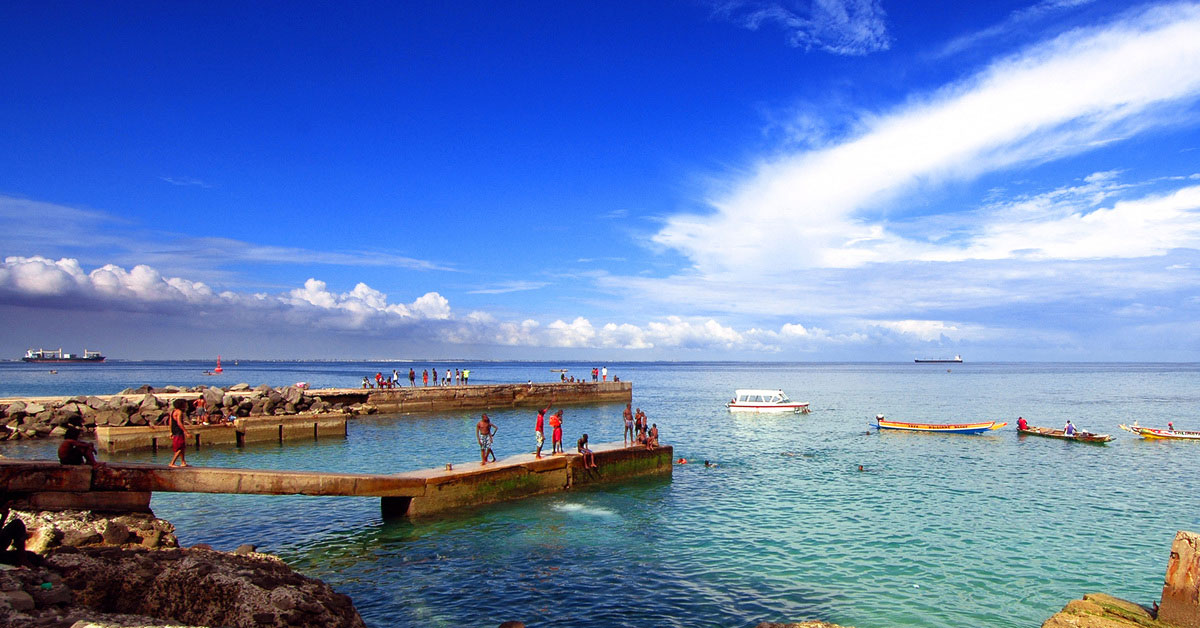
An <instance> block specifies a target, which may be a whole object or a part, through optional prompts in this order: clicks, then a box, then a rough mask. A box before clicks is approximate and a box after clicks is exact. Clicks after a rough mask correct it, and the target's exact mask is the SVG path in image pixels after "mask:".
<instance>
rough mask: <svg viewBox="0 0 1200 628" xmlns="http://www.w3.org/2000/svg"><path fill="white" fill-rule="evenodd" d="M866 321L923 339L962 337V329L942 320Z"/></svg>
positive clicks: (956, 338) (954, 338)
mask: <svg viewBox="0 0 1200 628" xmlns="http://www.w3.org/2000/svg"><path fill="white" fill-rule="evenodd" d="M867 323H868V324H870V325H875V326H877V327H882V328H884V329H889V330H892V331H894V332H897V333H900V334H904V335H908V336H913V337H915V338H917V339H919V340H925V341H934V340H941V339H942V338H943V337H945V338H947V339H950V340H959V339H961V338H962V337H963V333H962V330H961V329H959V328H958V326H956V325H953V324H949V323H946V322H944V321H919V320H905V321H867Z"/></svg>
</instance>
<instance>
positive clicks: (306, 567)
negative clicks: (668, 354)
mask: <svg viewBox="0 0 1200 628" xmlns="http://www.w3.org/2000/svg"><path fill="white" fill-rule="evenodd" d="M447 365H448V366H450V367H451V368H455V367H459V368H462V367H464V366H466V367H468V368H470V369H471V372H472V382H474V383H481V384H482V383H495V382H524V381H526V380H528V379H533V380H535V381H550V380H551V379H555V378H556V377H557V374H556V373H550V371H549V369H551V368H563V367H566V368H570V369H571V373H572V374H576V375H584V374H585V373H587V372H588V371H589V369H590V368H591V366H593V365H592V364H590V363H589V364H579V363H444V364H433V366H436V367H438V370H439V371H440V370H442V368H443V367H445V366H447ZM211 366H212V365H210V364H200V363H187V362H163V363H150V362H136V363H120V362H113V363H109V364H105V365H88V366H59V367H56V368H57V370H58V373H57V374H56V375H51V374H50V373H49V369H47V368H45V367H44V365H39V366H32V365H23V364H12V363H5V364H0V396H12V395H35V394H59V395H65V394H92V393H114V392H117V391H119V390H121V389H122V388H125V387H129V386H138V385H141V384H152V385H166V384H177V385H196V384H208V385H231V384H235V383H238V382H247V383H250V384H251V385H257V384H261V383H266V384H271V385H285V384H291V383H294V382H296V381H307V382H309V384H310V385H312V386H313V387H327V386H355V385H357V384H358V382H360V381H361V378H362V376H363V375H366V374H374V373H375V372H376V371H380V370H386V371H388V372H390V371H391V369H392V368H397V369H403V370H407V368H408V365H407V364H403V363H258V362H255V363H250V362H244V361H243V362H241V363H239V364H237V365H236V366H235V365H232V364H226V365H225V366H226V372H225V374H223V375H222V376H219V377H205V376H203V375H202V374H201V371H203V370H204V369H206V368H210V367H211ZM425 366H428V365H427V364H424V363H422V364H418V365H417V367H418V368H417V370H418V371H420V370H421V368H424V367H425ZM596 366H599V364H596ZM947 366H949V368H947ZM608 367H609V373H610V375H617V376H619V377H620V378H621V379H622V380H626V381H632V382H633V383H634V406H635V407H636V406H640V407H641V408H642V409H643V410H645V411H646V412H647V414H648V415H649V416H650V420H651V421H653V422H655V423H657V424H658V426H659V429H660V431H661V432H662V438H663V441H664V442H667V443H670V444H672V445H674V446H675V452H676V456H685V457H687V458H688V459H689V460H692V461H693V462H696V463H700V462H701V461H703V460H704V459H709V460H712V461H715V462H717V463H718V464H719V466H718V467H717V468H713V469H706V468H704V466H703V465H702V464H688V465H683V466H676V467H675V472H674V475H673V477H672V478H670V479H660V480H650V481H641V482H634V483H629V484H622V485H617V486H611V487H605V488H603V489H595V490H585V491H576V492H569V493H562V494H557V495H551V496H545V497H540V498H534V499H529V500H524V501H519V502H513V503H508V504H501V505H496V506H491V507H486V508H482V509H480V510H478V511H476V512H473V513H469V514H465V515H463V516H457V517H451V518H444V519H438V520H434V521H427V522H420V523H409V522H405V521H387V522H385V521H383V520H381V519H380V516H379V506H378V501H377V500H372V499H358V498H311V497H263V496H223V495H190V494H178V495H175V494H158V495H156V496H155V497H154V500H153V503H152V507H153V508H154V510H155V513H156V514H157V515H158V516H160V517H163V518H165V519H168V520H170V521H172V522H173V523H174V524H175V525H176V528H177V534H178V536H179V538H180V541H181V542H182V543H183V544H185V545H190V544H194V543H209V544H211V545H213V546H214V547H216V548H218V549H232V548H234V547H236V546H237V545H239V544H241V543H255V544H257V545H259V547H260V548H261V549H262V550H263V551H268V552H271V553H274V554H277V555H279V556H281V557H282V558H283V559H285V560H286V561H288V562H289V563H290V564H292V565H293V566H294V567H296V568H298V569H300V570H301V571H302V572H304V573H306V574H308V575H310V576H314V577H318V578H321V579H323V580H325V581H326V582H328V583H330V584H331V585H332V586H333V587H334V588H336V589H337V590H339V591H341V592H343V593H346V594H349V595H350V596H352V597H353V599H354V602H355V605H356V606H357V607H358V609H359V611H360V612H361V613H362V615H363V617H364V619H365V620H366V621H367V624H368V625H370V626H373V627H375V628H385V627H390V626H489V625H491V626H494V625H498V624H499V623H500V622H502V621H505V620H510V619H517V620H521V621H524V622H526V623H527V624H528V625H530V626H550V625H585V624H586V625H597V626H752V625H754V624H755V623H757V622H759V621H783V620H791V621H798V620H802V619H824V620H828V621H833V622H837V623H839V624H844V625H850V626H856V627H857V628H885V627H892V626H921V627H956V628H957V627H962V626H996V627H1003V626H1014V627H1015V626H1020V627H1026V626H1037V625H1040V623H1041V622H1042V621H1043V620H1045V619H1046V618H1047V617H1048V616H1050V615H1051V614H1052V613H1054V612H1056V611H1057V610H1059V609H1060V608H1061V607H1062V606H1063V605H1064V604H1065V603H1066V602H1067V601H1068V600H1070V599H1073V598H1077V597H1079V596H1080V595H1082V594H1083V593H1086V592H1091V591H1104V592H1107V593H1111V594H1114V595H1117V596H1120V597H1125V598H1127V599H1131V600H1134V601H1137V602H1141V603H1143V604H1149V603H1150V601H1152V600H1157V599H1158V597H1159V593H1160V591H1161V587H1162V578H1163V574H1164V570H1165V568H1166V561H1167V557H1168V553H1169V547H1170V543H1171V540H1172V538H1173V537H1174V534H1175V531H1176V530H1179V529H1189V530H1200V509H1198V508H1197V497H1196V496H1197V489H1198V488H1200V482H1198V480H1197V471H1198V469H1200V465H1198V464H1197V460H1200V443H1186V442H1184V443H1178V442H1176V443H1170V442H1150V441H1143V440H1141V439H1138V438H1135V437H1134V436H1133V435H1132V434H1129V433H1126V432H1122V431H1120V430H1119V429H1118V428H1117V425H1118V424H1119V423H1122V422H1128V421H1132V420H1133V419H1138V420H1140V421H1141V423H1142V424H1143V425H1156V426H1157V425H1165V424H1166V423H1167V421H1174V423H1175V425H1176V427H1177V428H1179V429H1200V412H1197V406H1198V404H1200V365H1196V364H972V363H969V362H968V363H965V364H957V365H944V364H943V365H915V364H911V363H907V364H752V363H734V364H729V363H632V364H612V363H610V364H608ZM739 387H741V388H750V387H754V388H759V387H762V388H783V389H784V390H785V391H786V392H787V393H788V394H789V395H791V397H792V398H793V399H797V400H807V401H810V402H811V403H812V408H813V412H812V414H809V415H799V416H776V417H772V416H752V415H731V414H730V413H729V412H727V411H726V410H725V409H724V408H723V406H722V404H723V403H724V402H725V401H726V400H728V399H729V398H730V396H731V395H732V393H733V389H734V388H739ZM620 411H621V406H620V405H612V404H605V405H593V406H568V407H567V409H566V412H565V423H564V429H565V432H566V438H565V440H566V441H567V442H568V443H569V442H573V439H575V438H577V437H578V435H579V434H580V433H581V432H588V433H589V435H590V437H591V440H592V441H593V442H603V441H611V440H618V439H619V437H620V434H621V419H620ZM877 412H882V413H884V414H886V415H887V416H889V417H891V418H895V419H909V420H920V421H931V422H948V421H962V420H992V419H996V420H1005V421H1009V422H1010V423H1014V422H1015V421H1016V418H1017V416H1018V415H1023V416H1024V417H1025V418H1026V419H1028V420H1029V422H1030V423H1031V424H1034V425H1050V426H1061V425H1062V424H1063V423H1065V422H1066V420H1067V419H1071V420H1072V421H1073V422H1075V423H1076V424H1077V425H1079V426H1080V427H1082V428H1084V429H1088V430H1091V431H1096V432H1108V433H1112V434H1114V435H1115V436H1116V440H1115V441H1113V442H1112V443H1109V444H1108V445H1107V446H1095V445H1084V444H1077V443H1067V442H1061V441H1056V440H1051V439H1041V438H1031V437H1026V438H1019V437H1018V436H1017V435H1016V433H1015V430H1014V428H1013V427H1012V425H1010V426H1009V427H1008V428H1005V429H1003V430H1000V431H997V432H992V433H990V434H987V435H983V436H955V435H930V434H906V433H890V432H887V433H882V434H878V433H874V432H872V431H869V430H868V429H867V424H868V422H869V420H870V417H872V416H874V415H875V413H877ZM489 414H490V415H491V416H492V417H493V419H494V421H495V422H496V423H497V425H498V426H499V433H498V434H497V439H496V448H495V449H496V454H497V456H499V457H504V456H507V455H513V454H517V453H525V452H529V451H531V450H532V447H533V434H532V431H533V416H534V411H533V410H531V409H523V410H518V411H511V410H501V411H497V412H489ZM476 419H477V414H475V413H471V414H467V413H450V414H430V415H417V416H377V417H371V418H367V419H362V420H356V421H354V422H353V423H352V424H351V426H350V428H349V436H348V437H347V438H346V439H345V440H334V441H325V442H321V443H316V444H305V445H288V446H286V447H251V448H247V449H243V450H238V449H233V448H230V449H211V450H205V451H201V452H189V454H188V459H189V461H190V462H192V463H193V464H201V465H213V466H229V467H250V468H274V469H314V470H340V471H356V472H357V471H361V472H374V473H390V472H397V471H404V470H409V469H419V468H425V467H432V466H440V465H442V464H444V463H445V462H459V461H462V462H465V461H469V460H472V459H474V458H475V456H477V454H478V450H477V449H476V448H475V444H474V438H473V435H472V429H473V424H474V421H475V420H476ZM51 446H52V444H50V443H35V444H31V443H28V442H21V443H0V454H2V455H5V456H10V457H48V456H49V455H50V453H51V450H50V447H51ZM119 459H122V460H137V461H147V460H153V461H156V462H166V460H167V456H163V455H162V454H160V455H158V456H157V457H156V456H153V455H151V454H137V455H129V456H122V457H120V458H119ZM860 464H861V465H864V466H865V468H866V469H867V471H866V472H859V471H858V470H857V468H858V465H860Z"/></svg>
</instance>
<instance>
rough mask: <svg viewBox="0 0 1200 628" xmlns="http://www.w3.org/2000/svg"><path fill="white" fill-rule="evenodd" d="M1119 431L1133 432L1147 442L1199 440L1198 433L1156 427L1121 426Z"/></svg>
mask: <svg viewBox="0 0 1200 628" xmlns="http://www.w3.org/2000/svg"><path fill="white" fill-rule="evenodd" d="M1121 429H1123V430H1125V431H1126V432H1133V433H1134V434H1137V435H1139V436H1141V437H1142V438H1146V439H1149V440H1160V439H1161V440H1200V432H1188V431H1180V430H1169V429H1168V430H1164V429H1161V428H1157V427H1141V426H1139V425H1138V424H1136V423H1134V424H1133V425H1125V424H1122V425H1121Z"/></svg>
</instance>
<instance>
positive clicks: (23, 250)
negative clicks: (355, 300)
mask: <svg viewBox="0 0 1200 628" xmlns="http://www.w3.org/2000/svg"><path fill="white" fill-rule="evenodd" d="M30 216H38V217H39V220H30V219H29V217H30ZM0 233H2V234H3V235H2V236H0V243H2V244H3V248H4V250H5V251H6V252H9V253H16V254H22V255H51V256H67V257H73V258H80V257H84V258H85V261H89V262H94V263H101V262H103V261H106V260H108V261H114V262H115V263H124V264H127V265H138V264H145V265H150V266H154V267H156V268H159V269H161V270H163V271H164V272H183V271H185V270H190V271H197V270H203V271H204V272H206V273H208V274H209V275H210V276H211V277H218V276H220V277H227V276H228V275H227V274H226V272H225V271H221V270H219V269H226V268H230V267H232V266H235V265H237V264H244V263H252V264H291V263H294V262H295V261H296V260H300V259H302V260H305V261H306V262H311V263H314V264H326V265H331V266H347V267H393V268H404V269H410V270H418V271H454V270H455V268H454V267H453V266H452V265H449V264H443V263H440V262H435V261H431V260H422V259H416V258H412V257H406V256H403V255H396V254H394V253H389V252H386V251H371V250H358V251H330V250H325V249H306V248H302V247H282V246H270V245H263V244H257V243H254V242H247V241H244V240H237V239H234V238H219V237H192V236H185V235H181V234H178V233H174V232H170V231H164V230H161V229H157V228H146V227H143V226H141V225H137V224H133V223H130V222H129V221H128V220H126V219H124V218H121V217H119V216H115V215H113V214H110V213H108V212H103V211H98V210H91V209H80V208H75V207H69V206H64V205H60V204H56V203H46V202H41V201H33V200H28V199H23V198H16V197H11V196H2V195H0Z"/></svg>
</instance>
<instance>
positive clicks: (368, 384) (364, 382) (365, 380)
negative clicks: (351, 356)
mask: <svg viewBox="0 0 1200 628" xmlns="http://www.w3.org/2000/svg"><path fill="white" fill-rule="evenodd" d="M370 387H371V382H370V380H368V379H367V376H366V375H363V390H366V389H368V388H370Z"/></svg>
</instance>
